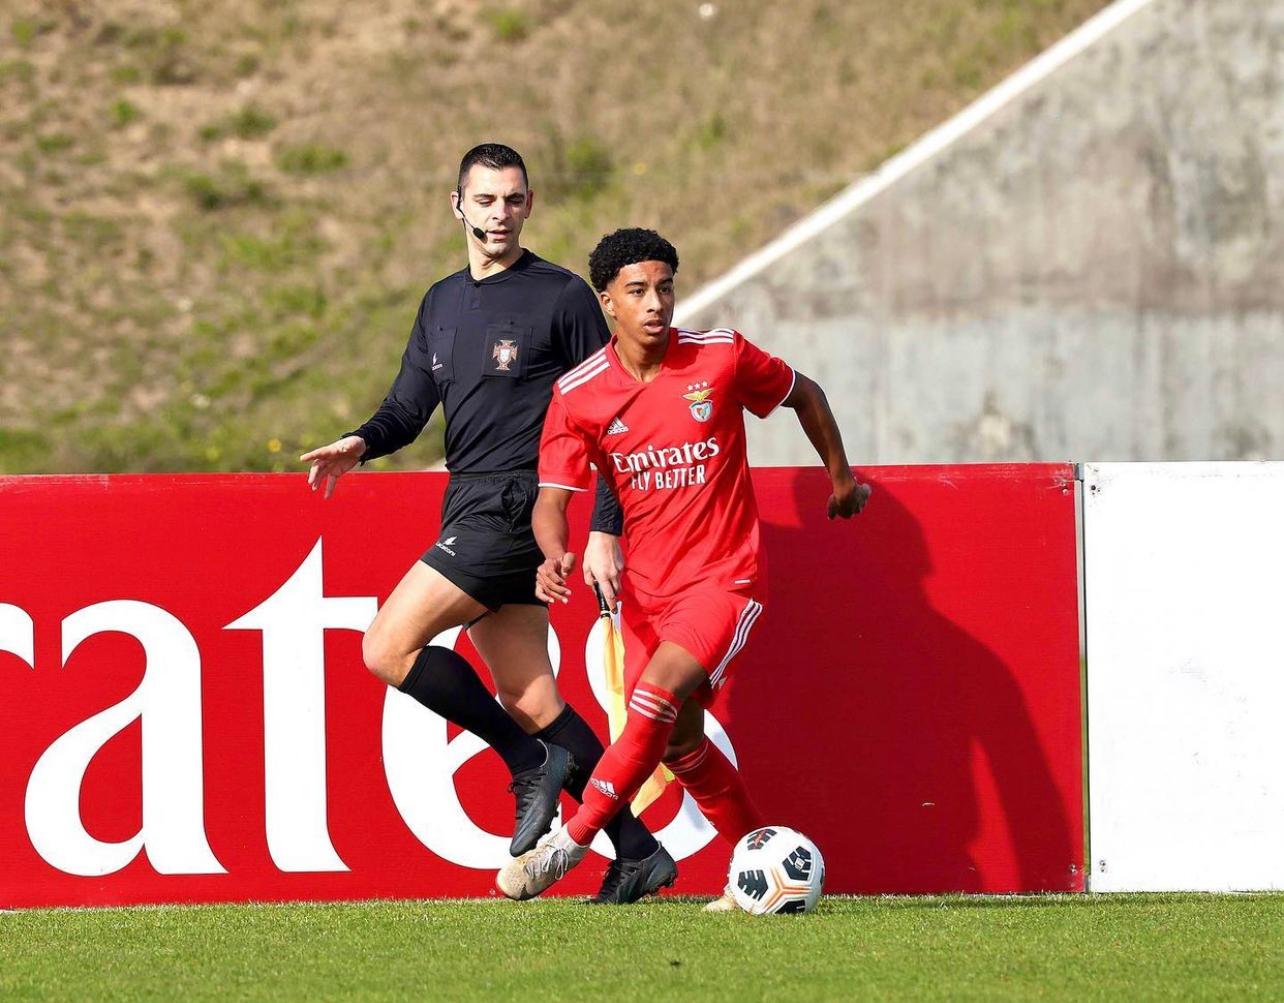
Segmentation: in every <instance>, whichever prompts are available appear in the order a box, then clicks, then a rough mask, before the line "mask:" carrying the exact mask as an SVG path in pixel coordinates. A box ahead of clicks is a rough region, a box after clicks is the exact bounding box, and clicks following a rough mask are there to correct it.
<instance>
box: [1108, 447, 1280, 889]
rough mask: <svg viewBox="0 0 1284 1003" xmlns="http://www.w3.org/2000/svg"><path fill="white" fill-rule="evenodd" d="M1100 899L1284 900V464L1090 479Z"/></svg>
mask: <svg viewBox="0 0 1284 1003" xmlns="http://www.w3.org/2000/svg"><path fill="white" fill-rule="evenodd" d="M1084 576H1085V602H1086V611H1087V635H1088V749H1089V756H1088V778H1089V811H1090V836H1091V861H1090V885H1089V887H1090V888H1091V889H1092V890H1093V891H1167V890H1204V891H1233V890H1254V889H1284V645H1282V644H1281V635H1282V634H1284V463H1184V464H1181V463H1172V464H1169V463H1101V464H1087V465H1086V466H1085V468H1084Z"/></svg>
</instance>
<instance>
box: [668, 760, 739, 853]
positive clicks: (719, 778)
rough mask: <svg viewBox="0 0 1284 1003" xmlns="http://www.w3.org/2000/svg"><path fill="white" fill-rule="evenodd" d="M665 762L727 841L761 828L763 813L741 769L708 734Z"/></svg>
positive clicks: (733, 840)
mask: <svg viewBox="0 0 1284 1003" xmlns="http://www.w3.org/2000/svg"><path fill="white" fill-rule="evenodd" d="M664 765H665V766H667V767H668V768H669V769H670V770H672V771H673V775H674V776H675V777H677V779H678V782H679V783H680V784H682V786H683V787H685V788H686V789H687V790H689V791H690V792H691V796H692V797H693V798H695V802H696V804H698V805H699V806H700V811H701V812H702V813H703V814H704V817H705V818H707V819H708V820H709V822H710V824H711V825H712V826H713V827H714V828H715V829H717V830H718V835H720V836H721V837H722V838H723V839H725V840H726V841H727V842H729V843H735V842H736V840H738V839H739V838H740V837H741V836H743V835H744V834H745V833H746V832H752V831H753V830H754V829H761V828H762V825H763V822H762V815H761V814H760V813H759V812H758V807H757V806H756V805H755V804H754V803H753V799H752V798H750V797H749V789H748V788H747V787H746V786H745V782H744V778H743V777H741V775H740V771H739V770H737V769H736V768H735V767H734V766H732V765H731V760H729V759H728V758H727V757H726V756H724V755H723V754H722V750H721V749H719V748H718V747H717V746H716V745H714V744H713V743H712V742H710V741H709V739H708V738H707V737H706V738H705V739H704V741H703V742H701V743H700V744H699V746H697V747H696V748H695V750H694V751H692V752H688V753H687V754H686V755H685V756H681V757H679V758H677V759H673V760H669V761H666V762H665V764H664Z"/></svg>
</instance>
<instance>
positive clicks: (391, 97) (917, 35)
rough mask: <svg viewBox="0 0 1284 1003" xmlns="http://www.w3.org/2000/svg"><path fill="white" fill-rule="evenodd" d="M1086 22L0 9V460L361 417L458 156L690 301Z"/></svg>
mask: <svg viewBox="0 0 1284 1003" xmlns="http://www.w3.org/2000/svg"><path fill="white" fill-rule="evenodd" d="M1103 3H1104V0H902V2H900V3H897V4H886V3H884V2H882V0H846V2H835V0H797V2H791V3H789V4H780V3H775V2H771V0H743V2H740V0H738V2H736V3H734V4H732V3H722V4H718V5H717V13H716V14H715V15H714V16H713V17H711V18H707V19H704V18H701V17H700V16H699V15H698V14H697V6H698V5H697V4H696V3H694V2H689V3H688V2H672V0H671V2H665V3H658V4H651V5H646V6H645V8H644V9H643V8H639V7H638V6H637V5H636V4H635V3H633V2H632V0H509V2H507V3H505V2H503V0H501V2H500V3H497V4H490V5H483V4H479V3H471V2H465V0H435V2H417V0H380V2H378V3H371V4H348V3H344V2H341V0H308V2H302V0H275V2H273V3H270V4H268V3H259V2H255V0H219V2H218V3H208V2H198V0H170V2H161V0H146V2H144V0H111V2H107V0H58V2H51V0H8V2H7V3H5V4H4V5H3V8H2V12H0V342H2V344H0V473H3V472H11V473H12V472H36V471H86V470H93V471H115V470H198V469H286V468H288V467H289V466H290V465H291V460H292V456H293V454H295V453H296V452H297V451H298V450H299V449H300V447H302V446H304V445H305V444H308V443H316V442H319V441H323V440H326V439H328V438H329V437H331V436H332V435H334V434H336V433H338V432H340V431H342V430H345V429H346V428H349V427H351V426H353V425H354V424H356V423H358V422H359V421H361V420H362V419H364V417H365V415H366V414H368V413H369V410H370V409H371V408H372V407H373V406H374V404H375V403H377V401H378V399H379V397H380V396H381V395H382V393H383V391H384V390H385V389H386V386H387V382H388V381H389V379H390V378H391V373H392V370H393V367H394V366H395V364H396V360H397V357H398V356H399V354H400V351H401V347H402V345H403V344H404V339H405V335H406V331H407V328H408V325H409V320H410V318H411V316H412V313H413V309H414V306H415V304H416V303H417V301H418V298H419V296H420V295H421V294H422V291H423V288H424V287H425V286H426V285H427V284H428V283H429V282H430V281H432V280H433V279H434V278H436V277H439V276H440V275H441V274H443V273H444V272H446V271H448V270H453V269H454V268H456V267H458V265H459V264H460V263H461V261H462V240H461V238H460V236H459V232H458V230H457V228H456V227H455V225H454V224H453V222H452V220H451V217H450V215H449V213H448V211H447V203H446V192H447V191H448V189H449V188H450V186H451V180H452V179H451V175H452V165H453V164H454V163H456V162H457V159H458V157H459V154H460V153H461V152H462V150H463V149H466V148H467V147H468V146H469V145H471V144H473V143H474V142H477V141H481V140H484V139H492V138H499V139H503V140H505V141H508V142H511V143H513V144H514V145H516V146H517V147H518V148H520V149H521V150H523V151H524V152H525V154H526V155H527V158H528V161H529V164H530V167H531V169H532V172H533V183H534V186H535V188H536V189H537V193H538V203H537V208H536V212H537V214H536V216H535V217H534V218H533V220H532V222H531V224H530V226H529V230H528V235H529V242H530V244H531V246H533V247H534V248H535V249H536V250H538V251H540V252H541V253H543V254H544V255H545V256H548V257H551V258H553V259H554V260H558V261H561V262H563V263H567V264H569V265H571V266H572V267H578V268H582V267H583V262H584V260H585V257H586V254H587V251H588V249H589V248H590V247H591V245H592V243H593V242H594V241H595V240H596V238H597V237H598V236H600V234H601V233H602V232H604V231H606V230H608V229H612V228H614V227H616V226H620V225H627V224H645V225H651V226H656V227H658V228H659V229H661V230H663V231H664V232H665V233H666V234H668V235H669V236H671V237H672V238H673V240H674V241H675V243H676V244H677V245H678V247H679V248H680V250H681V251H682V254H683V257H684V260H685V261H686V264H685V265H684V267H683V269H682V280H683V284H684V287H685V288H686V289H688V290H690V289H692V288H694V287H695V286H696V285H697V284H698V283H699V282H700V281H701V280H704V279H707V278H709V277H711V276H713V275H715V274H717V273H718V272H720V271H721V270H723V269H725V268H726V267H728V266H729V265H730V264H732V263H733V262H734V261H736V260H737V259H738V257H740V256H741V255H742V254H743V253H745V252H746V251H748V250H751V249H752V248H754V247H755V246H757V245H759V244H760V243H762V242H763V241H764V240H766V239H768V238H769V237H771V236H772V235H774V234H775V233H777V232H778V231H779V230H780V229H781V228H783V227H784V226H785V225H787V224H788V223H789V222H791V221H792V220H794V219H796V218H797V217H799V216H800V215H802V214H803V213H804V212H806V211H807V210H808V209H810V208H812V207H813V206H814V205H815V204H816V203H817V202H818V201H820V200H821V199H823V198H824V197H826V196H828V195H830V194H832V193H833V192H834V191H836V190H838V189H839V188H841V187H842V186H843V185H844V184H846V183H848V182H849V181H850V180H851V179H852V178H853V177H855V176H856V175H858V174H859V173H861V172H863V171H867V170H869V169H871V168H872V167H874V166H875V165H876V164H878V163H879V162H880V161H882V160H883V159H885V158H886V157H887V156H888V155H889V154H890V153H892V152H894V151H896V150H897V149H899V148H901V147H902V146H904V145H905V144H906V143H908V142H909V141H911V140H912V139H914V138H915V137H916V136H918V135H919V134H921V133H922V132H923V131H925V130H926V129H927V128H929V127H930V126H932V125H934V124H935V123H937V122H939V121H941V120H942V119H944V118H945V117H947V116H948V115H949V114H950V113H952V112H953V111H955V110H957V109H958V108H959V107H961V106H962V105H963V104H964V103H966V102H967V101H968V100H970V99H971V98H973V97H975V96H976V95H977V94H978V93H980V92H981V91H982V90H983V89H985V88H986V87H988V86H990V85H991V84H993V83H994V82H996V81H997V80H998V79H1000V78H1001V77H1002V76H1003V75H1004V74H1005V73H1007V72H1009V71H1010V70H1012V69H1013V68H1015V67H1016V66H1017V65H1019V64H1020V63H1021V62H1023V61H1025V60H1026V59H1028V58H1029V57H1030V56H1032V55H1033V54H1034V53H1036V52H1037V51H1039V50H1040V49H1042V48H1044V47H1045V46H1046V45H1048V44H1049V43H1051V42H1052V41H1054V40H1055V39H1056V38H1058V37H1059V36H1061V35H1063V34H1064V33H1065V32H1066V31H1067V30H1069V29H1070V28H1072V27H1074V26H1075V25H1076V24H1077V23H1079V22H1081V21H1082V20H1083V19H1084V18H1085V17H1087V16H1088V15H1089V14H1091V13H1092V12H1094V11H1095V10H1096V9H1098V8H1100V7H1101V6H1103ZM435 449H436V445H435V443H434V442H432V441H430V442H429V443H428V444H425V445H421V446H419V447H417V448H416V449H413V450H408V451H407V455H406V456H405V457H402V458H399V459H398V460H394V461H391V462H393V463H398V462H400V463H402V464H406V465H422V464H423V463H424V462H425V461H427V460H429V459H431V458H432V457H433V456H434V455H435Z"/></svg>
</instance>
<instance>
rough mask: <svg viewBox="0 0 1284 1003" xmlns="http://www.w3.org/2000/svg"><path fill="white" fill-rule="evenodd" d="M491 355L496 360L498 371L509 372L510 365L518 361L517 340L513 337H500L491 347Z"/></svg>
mask: <svg viewBox="0 0 1284 1003" xmlns="http://www.w3.org/2000/svg"><path fill="white" fill-rule="evenodd" d="M490 357H491V358H492V359H494V360H495V363H496V365H495V369H496V371H498V372H501V373H506V372H508V371H509V367H510V366H511V365H512V364H513V363H514V362H516V361H517V342H515V341H513V340H512V339H511V338H500V339H499V340H498V341H496V342H495V344H494V346H493V347H492V348H491V352H490Z"/></svg>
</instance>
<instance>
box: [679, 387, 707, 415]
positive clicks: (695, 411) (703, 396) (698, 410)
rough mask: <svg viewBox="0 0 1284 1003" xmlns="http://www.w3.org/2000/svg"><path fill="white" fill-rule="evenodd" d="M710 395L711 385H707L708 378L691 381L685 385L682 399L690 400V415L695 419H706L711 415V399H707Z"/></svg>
mask: <svg viewBox="0 0 1284 1003" xmlns="http://www.w3.org/2000/svg"><path fill="white" fill-rule="evenodd" d="M712 395H713V387H711V386H709V381H708V380H704V381H703V382H701V383H692V384H691V385H690V386H689V387H687V393H684V394H683V395H682V399H683V400H688V401H690V402H691V417H692V418H694V419H695V420H696V421H708V420H709V419H710V418H711V417H713V401H711V400H709V398H710V397H711V396H712Z"/></svg>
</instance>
